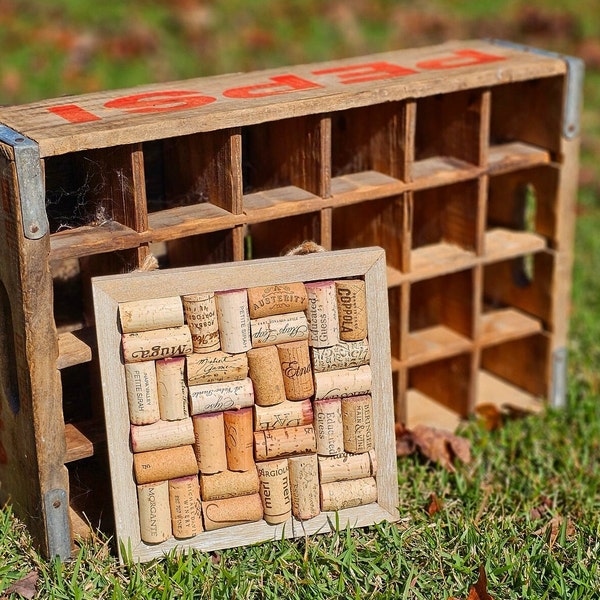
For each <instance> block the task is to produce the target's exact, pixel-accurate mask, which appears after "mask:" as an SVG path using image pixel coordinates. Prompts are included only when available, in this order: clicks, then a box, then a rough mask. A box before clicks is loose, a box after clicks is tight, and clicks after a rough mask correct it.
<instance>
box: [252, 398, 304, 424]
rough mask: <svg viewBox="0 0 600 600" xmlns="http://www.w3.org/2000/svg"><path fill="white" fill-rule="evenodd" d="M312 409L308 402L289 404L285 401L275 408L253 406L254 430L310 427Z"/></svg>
mask: <svg viewBox="0 0 600 600" xmlns="http://www.w3.org/2000/svg"><path fill="white" fill-rule="evenodd" d="M312 422H313V409H312V402H311V401H310V400H301V401H300V402H290V401H289V400H286V401H285V402H282V403H281V404H276V405H275V406H258V405H255V406H254V429H255V430H256V431H260V430H262V429H281V428H282V427H300V426H301V425H311V424H312Z"/></svg>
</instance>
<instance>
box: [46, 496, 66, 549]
mask: <svg viewBox="0 0 600 600" xmlns="http://www.w3.org/2000/svg"><path fill="white" fill-rule="evenodd" d="M44 511H45V514H46V525H47V531H48V554H49V556H50V558H53V557H55V556H58V557H60V558H61V559H63V560H66V559H68V558H70V556H71V527H70V524H69V502H68V500H67V492H66V491H65V490H60V489H56V490H50V491H48V492H46V493H45V494H44Z"/></svg>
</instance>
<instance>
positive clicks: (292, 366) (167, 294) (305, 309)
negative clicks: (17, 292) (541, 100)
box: [92, 248, 398, 561]
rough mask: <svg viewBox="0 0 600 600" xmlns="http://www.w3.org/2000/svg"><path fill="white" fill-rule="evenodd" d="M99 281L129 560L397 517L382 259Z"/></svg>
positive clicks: (366, 254)
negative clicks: (337, 524)
mask: <svg viewBox="0 0 600 600" xmlns="http://www.w3.org/2000/svg"><path fill="white" fill-rule="evenodd" d="M92 285H93V295H94V310H95V318H96V327H97V336H98V352H99V358H100V367H101V377H102V390H103V401H104V411H105V417H106V429H107V442H108V450H109V459H110V471H111V484H112V492H113V500H114V507H115V527H116V535H117V539H118V541H119V542H123V543H124V544H125V547H131V549H132V557H133V558H134V559H135V560H141V561H145V560H150V559H152V558H154V557H157V556H160V555H162V554H163V553H165V552H167V551H169V550H171V549H173V548H175V547H178V548H181V549H185V548H192V547H193V548H197V549H200V550H207V551H208V550H216V549H222V548H227V547H233V546H239V545H245V544H251V543H255V542H260V541H266V540H276V539H280V538H281V537H295V536H302V535H305V534H314V533H320V532H327V531H330V530H331V529H332V528H334V527H335V526H336V522H339V524H340V526H341V527H345V526H346V525H347V524H349V525H350V526H351V527H360V526H366V525H370V524H373V523H377V522H380V521H382V520H395V519H397V516H398V514H397V504H398V489H397V471H396V469H397V466H396V454H395V442H394V412H393V394H392V384H391V366H390V361H391V359H390V356H391V355H390V339H389V320H388V319H389V317H388V304H387V286H386V267H385V253H384V251H383V250H382V249H380V248H365V249H359V250H347V251H346V250H345V251H339V252H322V253H315V254H310V255H305V256H286V257H281V258H274V259H266V260H254V261H246V262H240V263H227V264H219V265H211V266H203V267H190V268H183V269H170V270H164V271H153V272H136V273H130V274H127V275H115V276H108V277H98V278H95V279H93V281H92ZM119 546H120V544H119Z"/></svg>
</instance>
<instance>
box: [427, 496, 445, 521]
mask: <svg viewBox="0 0 600 600" xmlns="http://www.w3.org/2000/svg"><path fill="white" fill-rule="evenodd" d="M442 508H444V502H443V501H442V500H441V499H440V498H438V496H437V494H434V493H433V492H432V493H431V494H430V495H429V504H428V505H427V514H428V515H429V516H430V517H433V515H435V514H437V513H439V512H440V511H441V510H442Z"/></svg>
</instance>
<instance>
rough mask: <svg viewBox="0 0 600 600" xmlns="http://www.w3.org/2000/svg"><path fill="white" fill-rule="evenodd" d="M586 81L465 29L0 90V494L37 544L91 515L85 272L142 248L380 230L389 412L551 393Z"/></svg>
mask: <svg viewBox="0 0 600 600" xmlns="http://www.w3.org/2000/svg"><path fill="white" fill-rule="evenodd" d="M581 82H582V63H581V62H580V61H578V60H576V59H572V58H566V57H562V56H557V55H553V54H547V53H543V52H539V51H533V50H531V49H527V48H522V47H517V46H513V45H511V44H506V43H501V42H494V41H467V42H451V43H446V44H443V45H440V46H435V47H430V48H420V49H415V50H406V51H399V52H391V53H386V54H380V55H374V56H368V57H360V58H352V59H346V60H341V61H336V62H330V63H325V64H317V65H303V66H298V67H294V68H287V69H285V68H284V69H275V70H269V71H264V72H260V73H248V74H237V75H229V76H222V77H211V78H205V79H199V80H190V81H184V82H174V83H168V84H161V85H153V86H144V87H139V88H135V89H130V90H120V91H109V92H104V93H97V94H88V95H83V96H78V97H71V98H61V99H55V100H48V101H43V102H38V103H35V104H31V105H25V106H18V107H8V108H2V109H0V123H3V124H4V125H2V126H1V128H0V140H1V142H0V150H1V152H0V193H1V198H2V205H1V210H0V218H1V220H2V226H3V230H4V231H3V236H2V237H1V238H0V280H1V282H2V285H1V286H0V298H1V299H2V302H1V310H0V319H1V321H0V322H1V324H2V327H0V335H1V341H2V347H3V348H4V349H5V350H4V352H3V355H2V360H1V361H0V369H1V381H2V391H3V393H2V401H1V402H0V419H1V424H2V425H1V428H0V481H1V482H2V485H1V487H0V501H4V500H6V499H8V498H10V499H11V501H12V503H13V504H14V507H15V512H16V514H18V515H19V516H21V517H22V518H24V519H25V521H26V522H27V524H28V525H29V527H30V530H31V532H32V534H33V535H34V537H35V539H36V540H37V541H38V542H39V544H40V546H41V547H42V548H43V549H44V550H45V552H46V553H48V554H49V555H55V554H58V555H60V556H67V555H68V554H69V553H70V551H71V543H72V539H73V537H74V536H75V535H76V534H77V533H78V532H79V531H82V530H84V529H85V525H86V523H85V520H84V519H82V516H81V515H82V514H83V515H85V516H86V517H85V518H88V519H90V520H91V522H92V523H93V524H97V523H98V519H99V515H98V514H96V513H95V512H94V510H93V504H94V503H92V502H90V501H89V500H90V499H92V498H93V499H97V497H98V496H99V494H100V492H101V491H103V490H106V488H107V487H108V485H107V482H108V475H107V472H106V470H105V467H104V464H105V461H104V454H105V451H104V446H103V436H102V431H103V425H102V417H101V414H102V412H101V408H100V405H101V402H100V389H99V377H98V364H97V352H96V349H95V330H94V319H93V310H92V301H91V289H90V280H91V278H92V277H94V276H98V275H110V274H117V273H124V272H128V271H131V270H134V269H137V268H140V267H142V266H144V265H145V264H146V262H147V259H148V257H149V255H150V254H152V255H154V256H155V257H156V258H157V259H158V262H159V264H160V265H161V266H168V267H183V266H193V265H201V264H211V263H217V262H228V261H237V260H243V259H244V258H247V257H248V256H249V254H250V250H251V252H252V256H253V257H256V258H261V257H270V256H275V255H279V254H281V253H282V252H284V251H286V250H287V249H289V248H290V247H291V246H293V245H295V244H298V243H300V242H302V241H303V240H305V239H312V240H314V241H316V242H317V243H319V244H321V245H322V246H324V247H325V248H326V249H347V248H355V247H359V246H371V245H377V246H381V247H383V248H384V249H385V251H386V256H387V278H388V304H389V307H390V337H391V349H392V365H393V380H394V389H395V398H396V414H395V417H396V419H397V420H398V421H402V422H405V423H407V424H408V425H409V426H412V425H414V424H415V423H416V422H418V421H426V422H428V423H430V424H439V423H441V424H444V425H445V426H449V427H452V426H454V425H455V424H456V423H457V422H458V420H459V419H460V418H462V417H466V416H468V415H469V414H471V413H472V412H473V410H474V408H475V406H476V404H477V403H478V402H505V401H509V402H511V403H521V404H525V405H527V406H533V407H538V406H541V405H542V403H543V402H544V401H548V402H550V403H551V404H553V405H561V404H563V402H564V396H565V381H564V377H565V361H566V339H567V327H568V313H569V294H570V278H571V263H572V246H573V224H574V214H575V211H574V203H575V195H576V184H577V177H576V175H577V165H578V146H579V121H578V119H579V104H580V91H581ZM250 242H251V243H250ZM69 506H71V507H72V508H73V510H71V511H69ZM102 506H104V513H103V514H102V515H100V516H101V522H102V525H103V527H104V528H105V529H106V530H107V531H111V527H112V526H111V524H110V519H111V515H112V511H111V510H110V508H107V507H109V506H110V503H109V502H108V501H107V503H105V504H102Z"/></svg>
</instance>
